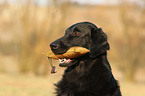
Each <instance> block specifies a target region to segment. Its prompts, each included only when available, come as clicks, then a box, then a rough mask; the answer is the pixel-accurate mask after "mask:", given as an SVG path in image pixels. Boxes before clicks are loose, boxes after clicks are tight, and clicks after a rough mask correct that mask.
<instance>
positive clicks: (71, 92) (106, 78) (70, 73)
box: [50, 22, 121, 96]
mask: <svg viewBox="0 0 145 96" xmlns="http://www.w3.org/2000/svg"><path fill="white" fill-rule="evenodd" d="M77 32H78V33H79V34H77V35H76V33H77ZM52 45H53V46H52ZM54 45H55V46H54ZM50 46H51V49H52V51H53V52H54V53H55V54H63V53H65V52H66V51H67V50H68V49H69V48H70V47H73V46H81V47H85V48H87V49H89V50H90V53H88V54H86V55H84V56H81V57H79V58H74V60H75V61H77V62H75V63H74V64H71V66H67V69H66V70H65V73H64V75H63V78H62V80H61V81H60V82H58V84H56V87H57V92H56V93H57V96H121V92H120V88H119V85H118V83H117V81H116V80H115V78H114V77H113V75H112V72H111V67H110V64H109V62H108V60H107V50H109V48H110V47H109V43H108V41H107V35H106V34H105V33H104V32H103V31H102V29H101V28H98V27H97V26H95V25H94V24H92V23H90V22H80V23H77V24H74V25H72V26H71V27H69V28H68V29H67V30H66V33H65V35H64V36H63V37H61V38H60V39H58V40H56V41H54V42H52V43H51V44H50ZM54 47H55V48H54Z"/></svg>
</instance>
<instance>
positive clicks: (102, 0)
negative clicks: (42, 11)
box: [0, 0, 142, 5]
mask: <svg viewBox="0 0 145 96" xmlns="http://www.w3.org/2000/svg"><path fill="white" fill-rule="evenodd" d="M7 1H8V2H10V3H15V2H17V1H25V0H7ZM36 1H37V3H38V4H39V5H46V2H47V1H51V0H36ZM70 1H72V2H78V3H79V4H111V5H115V4H117V1H119V0H70ZM129 1H131V2H135V3H138V4H142V2H141V1H142V0H129ZM3 2H5V0H0V3H3Z"/></svg>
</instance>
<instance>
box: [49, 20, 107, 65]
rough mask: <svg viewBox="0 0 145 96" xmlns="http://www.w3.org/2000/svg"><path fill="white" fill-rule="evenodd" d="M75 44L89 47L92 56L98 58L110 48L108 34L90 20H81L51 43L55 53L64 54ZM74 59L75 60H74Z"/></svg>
mask: <svg viewBox="0 0 145 96" xmlns="http://www.w3.org/2000/svg"><path fill="white" fill-rule="evenodd" d="M73 46H80V47H84V48H87V49H89V50H90V53H89V57H90V58H96V57H97V56H99V55H101V54H103V53H105V52H106V50H109V44H108V42H107V35H106V34H105V33H104V32H103V31H102V29H101V28H98V27H97V26H95V25H94V24H92V23H90V22H80V23H76V24H74V25H72V26H70V27H69V28H68V29H67V30H66V32H65V35H64V36H63V37H61V38H59V39H57V40H56V41H54V42H52V43H51V44H50V47H51V50H52V51H53V52H54V54H63V53H65V52H66V51H67V50H68V49H69V48H71V47H73ZM76 59H77V58H75V60H76ZM72 61H73V62H74V60H72ZM73 62H71V63H73ZM74 63H76V62H74ZM69 65H72V64H69Z"/></svg>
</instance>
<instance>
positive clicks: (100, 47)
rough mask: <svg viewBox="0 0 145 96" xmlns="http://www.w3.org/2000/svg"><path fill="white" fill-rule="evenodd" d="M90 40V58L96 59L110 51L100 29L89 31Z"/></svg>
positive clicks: (104, 35)
mask: <svg viewBox="0 0 145 96" xmlns="http://www.w3.org/2000/svg"><path fill="white" fill-rule="evenodd" d="M91 39H92V40H91V45H90V58H96V57H97V56H99V55H101V54H103V53H105V52H106V50H109V49H110V46H109V43H108V42H107V35H106V34H105V33H104V32H103V31H102V29H101V28H97V27H96V28H93V30H91Z"/></svg>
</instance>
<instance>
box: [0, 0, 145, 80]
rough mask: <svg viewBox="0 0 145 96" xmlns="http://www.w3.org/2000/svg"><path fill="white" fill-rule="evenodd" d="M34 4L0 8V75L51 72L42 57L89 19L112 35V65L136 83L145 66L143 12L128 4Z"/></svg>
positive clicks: (110, 57) (140, 8)
mask: <svg viewBox="0 0 145 96" xmlns="http://www.w3.org/2000/svg"><path fill="white" fill-rule="evenodd" d="M20 1H21V0H20ZM28 1H29V0H28ZM30 1H31V0H30ZM31 2H32V1H31ZM31 2H26V3H27V4H26V5H23V4H22V3H21V2H18V4H16V5H15V4H14V5H11V4H8V3H5V4H1V5H0V13H1V15H0V26H1V27H0V46H1V47H0V57H1V59H0V62H2V63H0V66H2V67H1V68H0V70H1V71H2V72H9V70H10V69H14V70H12V71H10V72H21V73H34V74H35V75H46V74H48V72H49V68H50V67H49V65H48V60H47V58H46V57H45V56H43V55H42V54H41V53H43V52H47V51H48V50H49V43H50V42H52V41H53V40H55V39H57V38H58V37H61V36H62V35H63V34H64V32H65V29H66V28H67V27H69V26H70V25H72V24H74V23H76V22H81V21H91V22H93V23H95V24H96V25H97V26H98V27H102V28H103V31H104V32H106V33H107V34H108V37H109V42H110V45H111V50H110V51H109V54H108V55H109V59H110V63H111V64H112V66H113V67H114V68H118V70H119V71H120V72H122V73H123V76H124V77H125V78H126V79H127V80H134V78H135V76H136V75H135V74H136V72H137V71H138V70H140V68H142V69H143V68H145V65H144V62H145V60H144V57H145V50H144V49H145V43H144V42H145V33H144V32H145V8H143V7H139V6H137V5H133V4H130V3H124V4H122V5H120V6H103V5H98V6H97V5H95V6H90V5H87V6H85V5H78V4H71V3H70V2H61V3H60V4H58V3H56V2H57V0H54V2H53V3H52V5H49V6H38V5H37V4H35V3H33V2H32V3H31ZM8 58H13V59H12V60H11V61H10V60H9V59H8ZM7 60H8V61H7Z"/></svg>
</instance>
